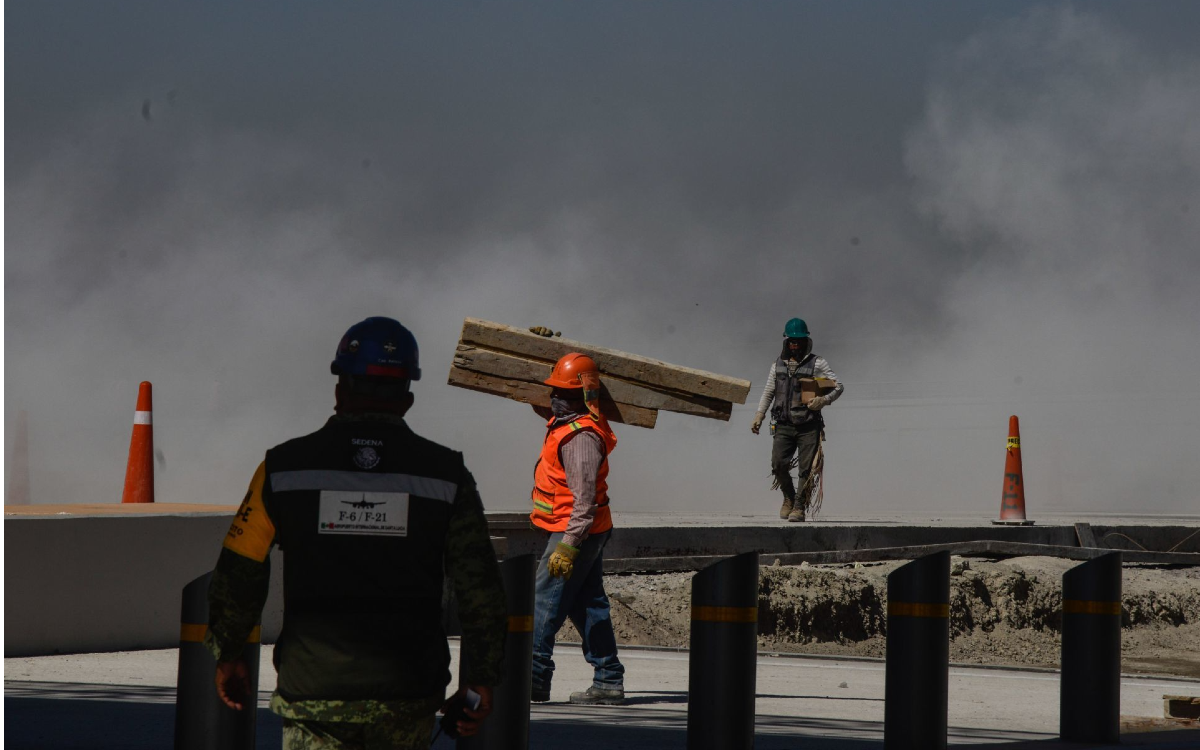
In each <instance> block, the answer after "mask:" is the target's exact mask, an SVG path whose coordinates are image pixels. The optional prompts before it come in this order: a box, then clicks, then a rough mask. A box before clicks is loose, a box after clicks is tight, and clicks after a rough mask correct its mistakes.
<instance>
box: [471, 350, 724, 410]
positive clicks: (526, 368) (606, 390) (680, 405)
mask: <svg viewBox="0 0 1200 750" xmlns="http://www.w3.org/2000/svg"><path fill="white" fill-rule="evenodd" d="M454 366H455V367H458V368H462V369H464V370H470V371H472V372H479V373H483V374H485V375H495V376H496V377H499V378H504V379H505V380H520V381H523V382H528V383H536V384H539V385H540V384H541V382H542V381H543V380H545V379H546V378H548V377H550V370H551V369H552V365H551V364H550V363H548V362H542V361H539V360H533V359H525V358H523V357H517V356H514V355H511V354H506V353H504V352H496V351H492V350H490V349H479V348H477V347H474V346H470V345H469V344H459V346H458V351H457V352H456V353H455V355H454ZM600 386H601V393H602V395H603V396H605V397H607V398H608V399H609V400H611V401H615V402H617V403H621V404H629V405H631V406H641V407H643V408H646V409H657V410H665V411H673V412H679V413H680V414H690V415H692V416H696V417H707V418H709V419H720V420H722V421H726V422H728V421H729V415H730V413H731V412H732V410H733V405H732V404H730V403H729V402H728V401H719V400H717V399H715V398H706V397H704V396H693V395H690V394H688V395H685V394H676V393H671V392H668V391H661V390H657V389H655V388H651V387H650V386H646V385H641V384H640V383H633V382H630V381H628V380H622V379H620V378H617V377H613V376H608V375H606V376H604V377H602V378H601V380H600Z"/></svg>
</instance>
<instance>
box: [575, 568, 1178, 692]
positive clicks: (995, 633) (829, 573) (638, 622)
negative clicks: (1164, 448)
mask: <svg viewBox="0 0 1200 750" xmlns="http://www.w3.org/2000/svg"><path fill="white" fill-rule="evenodd" d="M902 564H903V563H902V562H887V563H858V564H852V565H807V564H805V565H801V566H799V567H794V566H781V565H769V566H765V567H763V568H761V569H760V575H759V598H758V607H759V609H758V630H759V635H758V645H759V649H760V650H764V651H784V652H793V653H804V654H837V655H844V656H872V657H882V656H883V655H884V646H885V640H886V637H885V636H886V627H887V617H886V603H887V575H888V573H890V572H892V571H893V570H895V569H896V568H897V567H899V566H900V565H902ZM1077 564H1078V563H1077V562H1075V561H1072V560H1061V559H1058V558H1049V557H1023V558H1014V559H1009V560H996V561H988V560H980V559H976V558H971V559H966V558H958V557H955V558H953V560H952V563H951V571H952V573H951V576H950V602H951V604H950V660H951V661H954V662H960V663H967V664H1003V665H1015V666H1037V667H1057V666H1058V660H1059V651H1060V648H1061V638H1060V629H1061V613H1060V607H1061V585H1062V574H1063V573H1064V572H1065V571H1067V570H1068V569H1070V568H1072V567H1074V566H1075V565H1077ZM691 578H692V574H691V573H663V574H656V575H608V576H605V579H604V585H605V588H606V590H607V591H608V594H609V598H610V599H611V601H612V609H613V624H614V626H615V628H616V633H617V640H618V642H620V643H625V644H640V645H653V646H686V645H687V643H688V633H689V629H690V619H689V617H690V604H691ZM1122 586H1123V597H1122V598H1123V604H1124V613H1123V616H1122V621H1123V628H1122V652H1123V656H1122V671H1125V672H1130V673H1139V672H1140V673H1149V674H1163V675H1179V676H1186V677H1200V646H1197V644H1200V569H1198V568H1170V567H1166V566H1150V565H1127V566H1125V570H1124V576H1123V580H1122ZM558 638H559V640H561V641H575V642H578V640H579V635H578V633H577V632H576V631H575V629H574V628H573V627H572V626H571V624H570V623H569V622H568V623H567V624H566V625H564V626H563V629H562V631H560V632H559V635H558Z"/></svg>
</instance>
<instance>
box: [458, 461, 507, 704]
mask: <svg viewBox="0 0 1200 750" xmlns="http://www.w3.org/2000/svg"><path fill="white" fill-rule="evenodd" d="M445 562H446V574H447V576H449V578H450V582H451V585H452V586H453V587H454V596H455V599H457V601H458V619H459V622H460V623H461V624H462V659H463V663H464V664H465V665H466V669H465V670H464V673H463V681H464V682H465V683H468V684H476V685H498V684H500V663H501V661H502V660H503V658H504V641H505V638H506V637H507V633H508V612H507V606H506V604H505V598H504V584H503V583H501V581H500V567H499V566H498V565H497V564H496V553H495V551H493V549H492V542H491V539H490V538H489V537H488V529H487V520H486V519H485V518H484V516H483V502H482V501H481V500H480V499H479V492H478V491H477V490H476V489H475V479H474V478H473V477H472V476H471V473H470V472H468V471H466V470H465V469H464V470H463V479H462V481H461V482H460V483H459V485H458V494H457V495H456V496H455V498H454V512H453V514H452V515H451V517H450V526H449V528H448V529H447V532H446V558H445Z"/></svg>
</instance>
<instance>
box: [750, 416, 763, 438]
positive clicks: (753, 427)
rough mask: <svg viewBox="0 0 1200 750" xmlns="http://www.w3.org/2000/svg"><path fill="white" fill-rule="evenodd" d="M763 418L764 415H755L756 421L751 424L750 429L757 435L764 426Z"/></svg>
mask: <svg viewBox="0 0 1200 750" xmlns="http://www.w3.org/2000/svg"><path fill="white" fill-rule="evenodd" d="M762 420H763V418H762V417H755V418H754V422H753V423H751V425H750V431H751V432H753V433H754V434H755V435H757V434H758V430H759V428H761V427H762Z"/></svg>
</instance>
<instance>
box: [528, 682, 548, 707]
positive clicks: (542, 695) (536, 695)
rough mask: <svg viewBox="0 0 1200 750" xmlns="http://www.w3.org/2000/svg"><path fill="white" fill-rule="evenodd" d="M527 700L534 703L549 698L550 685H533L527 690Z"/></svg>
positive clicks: (543, 701)
mask: <svg viewBox="0 0 1200 750" xmlns="http://www.w3.org/2000/svg"><path fill="white" fill-rule="evenodd" d="M529 700H531V701H532V702H534V703H545V702H546V701H548V700H550V687H549V686H546V687H544V688H540V687H538V686H537V685H533V686H532V687H531V688H530V690H529Z"/></svg>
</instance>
